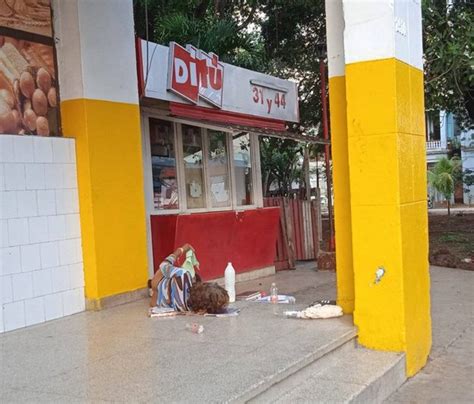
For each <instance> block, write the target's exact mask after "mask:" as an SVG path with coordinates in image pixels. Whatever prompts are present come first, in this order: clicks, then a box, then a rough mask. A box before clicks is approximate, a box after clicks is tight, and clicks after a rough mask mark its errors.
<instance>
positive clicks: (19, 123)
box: [12, 109, 21, 133]
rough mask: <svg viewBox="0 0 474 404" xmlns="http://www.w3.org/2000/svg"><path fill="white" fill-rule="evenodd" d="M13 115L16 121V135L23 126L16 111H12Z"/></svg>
mask: <svg viewBox="0 0 474 404" xmlns="http://www.w3.org/2000/svg"><path fill="white" fill-rule="evenodd" d="M12 114H13V118H14V120H15V133H16V132H17V131H18V128H19V127H20V126H21V115H20V113H19V112H18V111H17V110H16V109H14V110H12Z"/></svg>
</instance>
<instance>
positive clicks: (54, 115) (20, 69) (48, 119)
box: [0, 0, 59, 136]
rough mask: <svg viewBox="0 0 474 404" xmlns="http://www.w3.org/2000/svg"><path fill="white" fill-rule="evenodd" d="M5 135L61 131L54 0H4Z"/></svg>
mask: <svg viewBox="0 0 474 404" xmlns="http://www.w3.org/2000/svg"><path fill="white" fill-rule="evenodd" d="M0 134H24V135H37V136H58V135H59V108H58V88H57V74H56V63H55V52H54V42H53V34H52V24H51V4H50V0H0Z"/></svg>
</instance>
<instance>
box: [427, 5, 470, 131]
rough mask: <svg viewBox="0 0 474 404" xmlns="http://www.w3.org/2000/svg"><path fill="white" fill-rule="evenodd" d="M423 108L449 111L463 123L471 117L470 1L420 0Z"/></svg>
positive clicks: (468, 123) (466, 123)
mask: <svg viewBox="0 0 474 404" xmlns="http://www.w3.org/2000/svg"><path fill="white" fill-rule="evenodd" d="M422 4H423V42H424V44H423V47H424V58H425V62H424V70H425V93H426V108H427V109H429V110H445V111H449V112H452V113H453V114H454V115H455V116H456V118H457V121H458V123H459V124H460V125H462V126H463V127H470V126H473V122H474V121H473V120H474V69H473V56H474V55H473V51H472V47H473V43H474V6H473V3H472V1H466V0H455V1H453V2H452V5H447V1H446V0H424V1H423V3H422Z"/></svg>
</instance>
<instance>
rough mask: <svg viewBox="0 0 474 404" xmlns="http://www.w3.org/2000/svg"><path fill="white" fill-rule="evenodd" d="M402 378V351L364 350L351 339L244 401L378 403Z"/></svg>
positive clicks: (403, 371)
mask: <svg viewBox="0 0 474 404" xmlns="http://www.w3.org/2000/svg"><path fill="white" fill-rule="evenodd" d="M405 379H406V377H405V355H404V354H397V353H391V352H380V351H372V350H369V349H365V348H362V347H360V346H358V345H357V343H356V340H355V339H352V340H350V341H348V342H346V343H344V344H342V345H340V346H339V347H337V348H336V349H333V350H331V351H329V352H327V353H326V354H325V355H324V356H322V357H320V358H318V359H317V360H315V361H313V362H311V363H310V364H309V365H307V366H306V367H304V368H300V369H299V370H297V371H296V372H294V373H293V374H291V375H290V376H288V377H286V378H285V379H282V380H281V381H280V382H278V383H275V384H272V385H269V386H268V388H267V389H266V390H265V391H262V392H260V393H259V392H256V393H257V394H255V395H254V396H253V397H252V398H249V399H247V402H250V403H300V402H304V403H307V402H313V403H381V402H382V401H383V400H384V399H386V398H387V397H388V396H389V395H390V394H392V393H393V392H394V391H395V390H397V389H398V388H399V387H400V386H401V385H402V384H403V383H404V381H405Z"/></svg>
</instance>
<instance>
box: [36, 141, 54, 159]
mask: <svg viewBox="0 0 474 404" xmlns="http://www.w3.org/2000/svg"><path fill="white" fill-rule="evenodd" d="M33 151H34V156H35V162H37V163H52V162H53V145H52V143H51V140H50V139H48V138H43V137H35V138H33Z"/></svg>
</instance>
